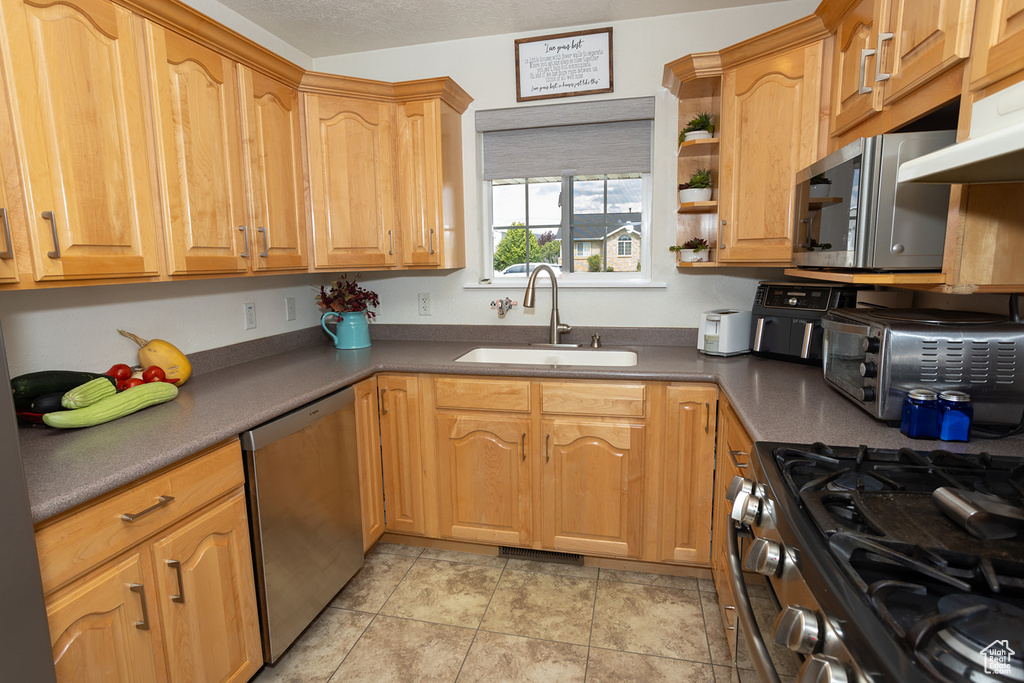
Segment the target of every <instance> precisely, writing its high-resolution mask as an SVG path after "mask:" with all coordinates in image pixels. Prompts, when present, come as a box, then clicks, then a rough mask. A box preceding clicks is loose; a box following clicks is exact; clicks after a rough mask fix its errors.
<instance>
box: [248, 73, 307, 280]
mask: <svg viewBox="0 0 1024 683" xmlns="http://www.w3.org/2000/svg"><path fill="white" fill-rule="evenodd" d="M238 73H239V89H240V92H241V100H242V141H243V148H244V150H243V151H244V154H245V161H246V170H247V171H248V174H247V176H246V177H247V180H248V196H249V210H250V213H249V235H250V239H253V240H255V241H254V242H253V243H252V244H250V249H249V253H250V254H251V255H252V259H251V263H252V268H253V270H297V269H298V270H305V269H306V267H307V266H308V265H309V260H308V258H307V255H306V254H307V251H306V202H305V193H304V191H303V167H302V117H301V115H300V112H299V93H298V91H297V90H295V89H294V88H290V87H288V86H286V85H284V84H283V83H279V82H278V81H275V80H274V79H272V78H268V77H267V76H264V75H263V74H260V73H257V72H255V71H253V70H252V69H249V68H246V67H244V66H241V65H239V66H238Z"/></svg>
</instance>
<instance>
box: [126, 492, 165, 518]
mask: <svg viewBox="0 0 1024 683" xmlns="http://www.w3.org/2000/svg"><path fill="white" fill-rule="evenodd" d="M172 500H174V496H160V497H159V498H157V499H156V505H152V506H150V507H148V508H146V509H145V510H143V511H141V512H126V513H124V514H123V515H121V519H123V520H124V521H126V522H134V521H135V520H137V519H138V518H139V517H142V516H143V515H148V514H149V513H150V512H152V511H153V510H156V509H157V508H161V507H163V506H164V505H167V504H168V503H170V502H171V501H172Z"/></svg>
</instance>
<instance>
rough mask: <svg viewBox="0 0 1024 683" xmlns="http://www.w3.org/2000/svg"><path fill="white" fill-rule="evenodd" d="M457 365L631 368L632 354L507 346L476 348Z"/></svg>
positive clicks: (633, 355)
mask: <svg viewBox="0 0 1024 683" xmlns="http://www.w3.org/2000/svg"><path fill="white" fill-rule="evenodd" d="M455 362H457V363H506V364H515V365H592V366H601V367H631V366H633V365H636V352H635V351H618V350H604V349H582V348H570V349H564V348H554V347H539V346H535V347H525V348H524V347H510V348H486V347H481V348H476V349H473V350H472V351H470V352H469V353H465V354H463V355H461V356H459V357H458V358H456V359H455Z"/></svg>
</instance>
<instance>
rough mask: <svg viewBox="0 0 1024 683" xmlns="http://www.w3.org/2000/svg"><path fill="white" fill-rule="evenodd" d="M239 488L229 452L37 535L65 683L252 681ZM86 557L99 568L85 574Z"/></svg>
mask: <svg viewBox="0 0 1024 683" xmlns="http://www.w3.org/2000/svg"><path fill="white" fill-rule="evenodd" d="M242 481H243V472H242V454H241V449H240V446H239V442H238V441H237V440H233V441H231V442H227V443H225V444H224V445H222V446H220V447H216V448H214V449H211V451H209V452H208V453H206V454H204V455H201V456H199V457H198V458H195V459H192V460H190V461H189V462H188V463H186V464H184V465H180V466H178V467H176V468H174V469H172V470H169V471H168V472H165V473H163V474H160V475H157V476H155V477H153V478H150V479H149V480H147V481H145V482H142V483H139V484H137V485H135V486H132V487H130V488H128V489H126V490H124V491H122V492H120V493H117V494H114V495H113V496H110V497H107V498H105V499H103V500H101V501H99V502H97V503H95V504H93V505H90V506H87V507H85V508H82V509H79V510H77V511H75V512H72V513H69V514H67V515H65V516H63V517H61V518H59V519H57V520H53V521H50V522H47V523H45V524H44V525H42V526H41V527H40V528H39V529H37V531H36V545H37V549H38V550H39V563H40V569H41V571H42V575H43V577H44V581H43V584H44V590H45V591H46V609H47V617H48V619H49V623H50V642H51V645H52V647H53V656H54V665H55V667H56V670H57V679H58V680H59V681H62V682H63V681H96V682H98V683H99V682H102V683H107V682H109V681H238V682H241V681H247V680H249V679H250V678H251V677H252V675H253V674H254V673H256V671H257V670H258V669H259V668H260V666H262V663H263V654H262V649H261V646H260V635H259V616H258V614H257V610H256V589H255V584H254V581H253V564H252V553H251V550H250V547H249V523H248V519H247V514H246V504H245V493H244V491H243V488H242ZM225 482H226V483H227V487H226V488H225V485H224V484H225ZM154 489H155V490H158V491H161V492H162V493H161V495H160V496H156V495H152V496H151V495H150V493H151V491H152V490H154ZM140 492H141V493H142V494H144V498H145V500H146V501H147V502H146V505H147V508H140V507H139V499H140ZM165 494H174V495H165ZM199 496H205V498H198V497H199ZM176 505H177V506H180V507H175V506H176ZM175 510H178V511H179V512H178V513H175V512H174V511H175ZM111 511H116V512H117V514H111ZM123 513H130V514H129V516H130V515H131V514H134V515H135V519H127V520H126V519H124V518H123V517H122V514H123ZM83 522H87V523H86V524H83ZM125 529H131V530H137V531H133V532H130V533H123V530H125ZM61 539H63V540H61ZM56 541H60V542H59V543H57V542H56ZM83 553H85V556H86V557H88V558H89V561H90V562H91V563H92V565H91V566H84V565H82V564H81V563H79V562H77V560H78V558H79V557H82V556H83Z"/></svg>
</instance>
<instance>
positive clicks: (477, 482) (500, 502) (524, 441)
mask: <svg viewBox="0 0 1024 683" xmlns="http://www.w3.org/2000/svg"><path fill="white" fill-rule="evenodd" d="M436 433H437V456H438V491H439V498H440V500H441V501H443V502H442V504H441V506H440V517H441V534H442V535H444V536H446V537H450V538H457V539H463V540H469V541H483V542H489V543H498V544H500V545H529V543H530V540H531V534H530V527H531V521H532V520H531V495H532V494H531V492H532V488H533V487H532V483H531V470H532V463H533V458H532V457H530V444H532V430H531V428H530V421H529V420H528V419H522V418H515V417H507V416H500V415H488V414H477V415H450V414H444V415H438V416H437V417H436Z"/></svg>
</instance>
